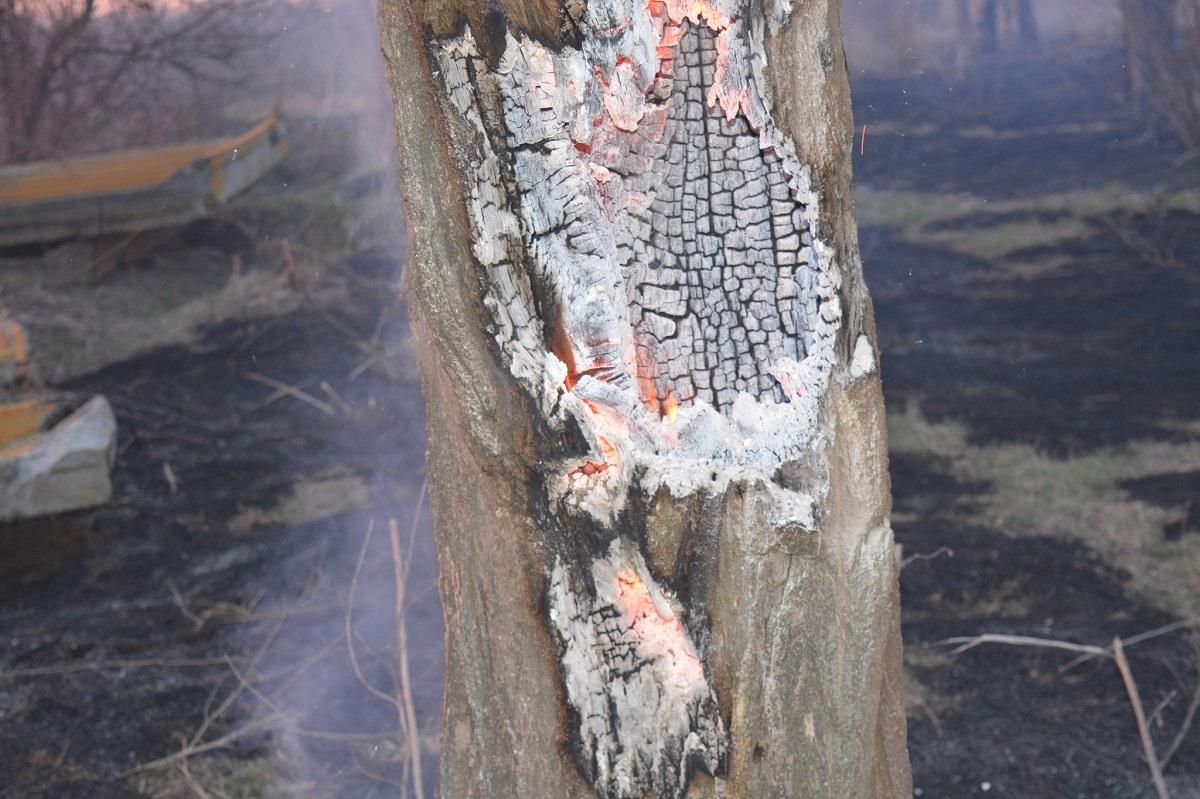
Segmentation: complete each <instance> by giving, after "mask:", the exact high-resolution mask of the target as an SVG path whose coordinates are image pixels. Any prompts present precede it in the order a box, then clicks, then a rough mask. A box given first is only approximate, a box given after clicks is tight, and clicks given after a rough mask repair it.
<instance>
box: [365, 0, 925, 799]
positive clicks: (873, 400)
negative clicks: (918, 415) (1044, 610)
mask: <svg viewBox="0 0 1200 799" xmlns="http://www.w3.org/2000/svg"><path fill="white" fill-rule="evenodd" d="M380 14H381V20H382V29H383V49H384V54H385V58H386V59H387V61H388V64H389V75H390V79H391V82H392V86H393V93H394V99H395V102H396V120H397V129H398V134H399V135H398V142H399V150H400V154H401V164H402V169H403V172H404V175H403V177H404V180H405V186H406V192H405V193H406V202H407V209H408V220H407V223H408V226H409V234H410V241H411V248H412V252H411V259H410V266H409V271H408V275H407V287H406V291H407V296H408V299H409V301H410V303H411V306H412V317H413V330H414V340H415V347H416V350H417V355H418V362H419V367H420V370H421V377H422V382H423V388H424V393H425V399H426V404H427V407H428V430H429V456H428V457H429V475H430V486H431V495H432V498H433V507H434V518H435V528H436V535H437V539H438V547H439V566H440V569H441V573H440V587H441V593H442V600H443V604H444V608H445V610H444V612H445V621H446V630H447V674H446V710H445V718H444V721H445V726H444V730H443V739H442V747H441V758H442V766H441V794H442V795H443V796H445V797H453V798H454V799H460V798H462V797H500V796H505V797H507V796H521V797H534V798H535V799H537V798H539V797H546V798H547V799H549V798H550V797H553V798H554V799H558V798H559V797H576V796H578V797H584V796H593V795H595V796H600V797H604V799H642V798H643V797H681V796H684V795H685V794H686V795H687V796H693V797H694V796H717V795H724V796H738V797H765V796H796V797H812V796H829V797H900V796H907V795H910V792H911V786H910V780H909V775H908V763H907V755H906V750H905V728H904V716H903V710H902V707H901V671H900V668H901V667H900V640H899V611H898V599H897V581H896V563H895V558H894V554H893V541H892V533H891V529H890V526H889V522H888V513H889V506H890V498H889V485H888V478H887V451H886V442H885V430H884V423H883V404H882V395H881V391H880V382H879V376H878V375H879V372H878V355H877V349H876V345H875V332H874V322H873V318H872V312H871V307H870V301H869V299H868V296H867V292H866V288H865V286H864V285H863V282H862V275H861V265H860V262H859V257H858V250H857V232H856V228H855V223H854V216H853V206H852V203H851V200H850V194H849V184H850V166H849V161H850V159H849V148H850V146H851V135H852V132H851V127H852V125H851V119H850V108H849V92H848V88H847V78H846V69H845V63H844V58H843V54H842V48H841V32H840V28H839V24H840V23H839V16H838V15H839V8H838V4H837V3H836V2H830V1H829V0H809V2H805V3H803V4H796V6H795V7H794V8H793V7H792V4H791V2H789V0H766V2H759V1H758V0H686V1H684V0H590V2H583V0H561V2H560V1H559V0H501V1H500V2H490V3H487V2H465V1H464V0H460V1H459V2H451V0H434V2H423V3H421V2H416V0H383V2H381V11H380Z"/></svg>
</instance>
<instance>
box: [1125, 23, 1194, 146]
mask: <svg viewBox="0 0 1200 799" xmlns="http://www.w3.org/2000/svg"><path fill="white" fill-rule="evenodd" d="M1121 16H1122V18H1123V22H1124V38H1125V48H1126V65H1127V69H1128V70H1129V84H1130V92H1131V94H1132V96H1133V99H1134V101H1135V102H1136V103H1138V104H1142V103H1145V105H1146V106H1147V107H1149V108H1150V109H1151V110H1152V111H1153V112H1154V114H1155V115H1156V116H1158V117H1160V118H1161V119H1163V120H1164V121H1165V122H1166V123H1167V124H1168V125H1170V126H1171V128H1172V129H1173V130H1174V131H1175V133H1176V135H1178V136H1179V138H1180V139H1181V140H1182V141H1183V143H1184V145H1185V146H1187V147H1189V148H1193V149H1198V148H1200V0H1121Z"/></svg>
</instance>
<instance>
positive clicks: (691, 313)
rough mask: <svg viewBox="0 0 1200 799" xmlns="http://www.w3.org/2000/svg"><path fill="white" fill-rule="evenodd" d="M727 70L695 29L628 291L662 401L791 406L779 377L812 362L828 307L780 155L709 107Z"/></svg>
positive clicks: (680, 57) (680, 69) (645, 360)
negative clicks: (787, 366)
mask: <svg viewBox="0 0 1200 799" xmlns="http://www.w3.org/2000/svg"><path fill="white" fill-rule="evenodd" d="M716 61H717V48H716V38H715V37H714V36H713V35H712V34H711V33H710V32H709V31H707V30H705V29H702V28H698V27H696V26H692V25H690V24H689V25H688V26H687V29H686V31H685V32H684V34H683V37H682V40H681V42H680V44H679V47H678V51H677V54H676V58H675V63H674V65H673V70H674V79H673V84H674V85H673V87H672V90H671V92H670V95H669V100H668V101H667V102H668V118H667V123H666V129H665V133H664V136H663V140H662V142H661V150H660V154H661V160H659V161H658V163H657V164H656V171H657V172H658V173H659V174H658V178H659V179H660V180H661V183H659V184H658V185H657V186H656V187H655V188H654V190H653V200H652V202H651V204H650V207H649V209H648V210H647V211H646V212H644V213H643V214H642V215H640V217H635V218H636V219H637V220H638V222H639V223H640V225H639V227H640V230H641V232H643V233H644V234H648V235H640V236H639V235H634V236H633V237H632V240H631V247H632V250H633V257H634V266H633V270H632V272H633V274H632V276H631V277H632V280H631V281H630V283H629V287H628V292H629V300H630V304H631V321H632V322H633V324H634V328H635V331H636V339H637V347H638V360H639V363H641V364H643V365H644V366H645V365H647V364H649V365H650V366H649V371H650V373H651V375H652V378H653V389H652V390H653V392H654V394H655V396H656V398H657V399H658V400H660V401H662V400H665V399H666V398H667V396H668V395H670V394H674V396H675V397H676V398H678V399H679V400H681V401H684V402H687V401H690V400H693V399H703V400H706V401H707V402H709V403H710V404H712V405H713V406H714V407H716V408H718V409H721V410H724V409H727V408H728V407H729V406H730V405H731V404H732V403H733V400H734V399H735V398H736V396H737V394H738V392H742V391H744V392H746V393H748V394H750V395H752V396H756V397H766V398H772V399H775V400H779V401H782V400H783V399H784V396H783V392H782V391H781V389H780V387H779V385H778V383H777V381H776V380H775V378H774V377H772V376H771V375H770V374H768V372H767V368H768V367H769V366H770V365H771V364H772V363H774V362H776V361H778V360H779V359H780V358H782V357H787V358H791V359H794V360H796V361H799V360H801V359H803V357H804V355H805V345H804V341H805V340H806V337H810V336H811V335H812V331H813V328H814V325H813V324H812V322H811V320H815V318H816V315H817V312H818V310H819V304H818V299H817V292H815V291H812V290H809V289H811V288H812V281H814V280H815V278H816V271H817V267H816V265H815V264H814V263H813V262H814V260H815V258H814V256H813V254H812V250H811V248H810V246H809V245H810V244H811V236H810V233H809V232H808V231H807V230H805V229H804V223H803V220H802V216H801V215H802V213H803V208H802V206H801V205H800V204H798V203H797V202H796V201H795V200H794V199H793V198H792V195H791V192H790V190H789V188H788V182H787V175H786V173H785V172H784V169H783V165H782V163H781V160H780V158H779V157H778V156H777V155H776V154H775V153H774V151H772V150H769V149H768V150H764V149H760V147H759V139H758V136H757V134H756V133H755V132H754V131H753V130H751V128H750V126H749V124H748V123H747V121H746V119H745V118H744V117H743V116H742V115H738V116H737V117H735V118H734V119H733V120H727V119H726V118H725V116H724V114H723V113H722V112H721V109H720V108H719V107H709V105H708V102H707V95H708V92H709V87H710V84H711V81H712V79H713V75H714V74H715V71H716ZM666 69H667V65H664V71H666ZM643 391H646V389H645V388H643Z"/></svg>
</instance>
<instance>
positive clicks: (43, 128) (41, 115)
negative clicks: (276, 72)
mask: <svg viewBox="0 0 1200 799" xmlns="http://www.w3.org/2000/svg"><path fill="white" fill-rule="evenodd" d="M269 9H270V6H268V5H267V4H266V0H0V163H3V162H21V161H29V160H34V159H39V158H51V157H57V156H61V155H64V154H73V153H79V152H87V151H93V150H97V149H103V148H104V147H106V146H113V145H115V144H144V143H152V142H154V141H156V140H164V139H171V138H178V137H179V135H180V134H181V133H182V134H187V133H192V134H193V135H194V133H195V130H196V128H200V127H203V121H202V120H201V119H200V118H199V115H201V114H204V113H210V112H211V111H212V110H213V108H214V107H219V104H218V103H216V102H214V98H215V97H217V96H219V95H220V94H221V92H222V91H223V90H225V89H228V88H229V87H232V86H234V85H237V84H238V83H239V82H241V81H242V80H243V79H244V78H245V74H244V72H243V71H242V69H241V67H242V56H243V55H244V54H245V53H246V52H247V51H249V50H251V49H252V48H253V47H254V46H255V45H256V44H259V43H261V42H264V41H265V40H266V37H267V35H268V33H267V31H268V24H267V22H268V20H267V17H268V11H269Z"/></svg>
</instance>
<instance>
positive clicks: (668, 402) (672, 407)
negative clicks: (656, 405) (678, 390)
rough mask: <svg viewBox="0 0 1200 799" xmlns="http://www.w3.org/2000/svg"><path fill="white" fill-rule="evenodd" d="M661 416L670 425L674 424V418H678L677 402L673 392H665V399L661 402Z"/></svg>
mask: <svg viewBox="0 0 1200 799" xmlns="http://www.w3.org/2000/svg"><path fill="white" fill-rule="evenodd" d="M662 407H663V416H664V417H666V420H667V421H668V422H670V423H671V424H675V419H676V417H678V416H679V400H678V399H676V398H675V392H674V391H668V392H667V398H666V399H665V400H663V402H662Z"/></svg>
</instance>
